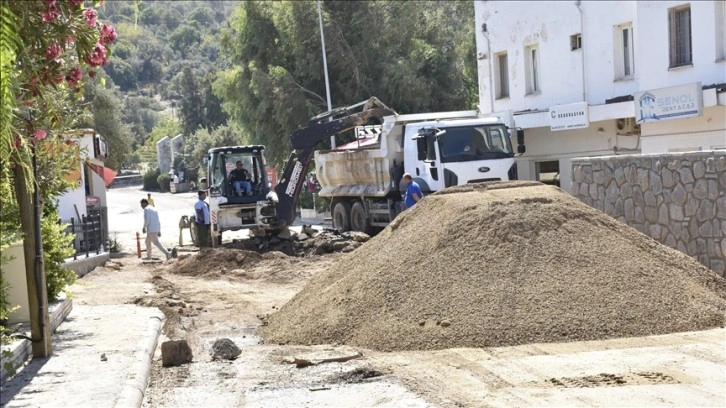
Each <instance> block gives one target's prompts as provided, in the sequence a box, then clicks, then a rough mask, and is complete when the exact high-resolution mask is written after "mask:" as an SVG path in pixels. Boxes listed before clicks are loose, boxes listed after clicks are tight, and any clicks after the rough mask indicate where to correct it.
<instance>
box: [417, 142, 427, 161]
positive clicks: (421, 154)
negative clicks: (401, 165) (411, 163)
mask: <svg viewBox="0 0 726 408" xmlns="http://www.w3.org/2000/svg"><path fill="white" fill-rule="evenodd" d="M416 149H417V150H418V160H419V161H424V160H426V156H427V154H426V138H425V137H419V138H416Z"/></svg>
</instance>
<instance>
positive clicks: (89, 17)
mask: <svg viewBox="0 0 726 408" xmlns="http://www.w3.org/2000/svg"><path fill="white" fill-rule="evenodd" d="M83 17H85V18H86V24H87V25H88V26H89V27H93V26H95V25H96V22H97V21H98V15H97V14H96V10H94V9H92V8H91V7H89V8H87V9H85V10H83Z"/></svg>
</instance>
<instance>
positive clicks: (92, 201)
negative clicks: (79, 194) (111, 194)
mask: <svg viewBox="0 0 726 408" xmlns="http://www.w3.org/2000/svg"><path fill="white" fill-rule="evenodd" d="M100 202H101V199H100V198H98V197H96V196H86V205H88V206H91V205H98V203H100Z"/></svg>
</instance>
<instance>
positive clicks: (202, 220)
mask: <svg viewBox="0 0 726 408" xmlns="http://www.w3.org/2000/svg"><path fill="white" fill-rule="evenodd" d="M197 194H198V195H199V200H197V202H196V203H195V204H194V223H195V224H196V225H195V226H194V227H196V228H197V243H198V246H199V247H200V248H205V247H210V246H211V245H210V239H211V231H210V229H209V227H210V225H209V205H208V204H207V203H206V202H205V201H204V199H205V198H207V192H206V191H204V190H199V192H198V193H197Z"/></svg>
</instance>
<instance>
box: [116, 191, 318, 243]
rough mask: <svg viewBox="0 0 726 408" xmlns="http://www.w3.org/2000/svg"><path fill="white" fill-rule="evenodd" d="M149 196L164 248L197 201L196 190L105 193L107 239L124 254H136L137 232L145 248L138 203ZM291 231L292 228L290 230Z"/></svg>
mask: <svg viewBox="0 0 726 408" xmlns="http://www.w3.org/2000/svg"><path fill="white" fill-rule="evenodd" d="M148 193H151V198H152V199H154V206H155V207H156V210H157V211H158V213H159V219H160V221H161V238H160V239H159V240H160V241H161V243H162V245H164V246H165V247H167V248H173V247H175V246H177V245H179V219H180V218H181V217H182V216H183V215H189V216H191V215H192V214H194V203H195V202H196V201H197V200H198V198H197V193H196V191H194V192H189V193H178V194H172V193H159V192H148V191H144V190H142V189H141V187H140V186H133V187H123V188H112V189H110V190H108V192H107V193H106V198H107V203H108V224H109V229H108V230H109V237H110V239H111V240H113V239H116V240H118V241H119V242H120V243H121V245H122V247H123V250H122V251H123V252H128V253H135V252H136V232H139V234H140V236H141V249H142V250H143V249H144V248H145V246H144V245H145V244H144V242H143V241H144V238H145V235H144V234H141V227H142V226H143V224H144V213H143V210H142V209H141V204H140V201H141V199H142V198H146V195H147V194H148ZM302 223H305V224H312V223H313V222H312V221H309V220H300V219H299V218H298V219H297V220H296V222H295V223H294V224H293V225H301V224H302ZM316 226H324V227H331V225H330V223H322V224H320V223H317V224H316ZM293 229H294V228H293ZM246 237H247V231H229V232H225V233H224V236H223V237H222V238H223V240H224V241H225V242H227V241H229V240H232V239H239V238H246ZM182 238H183V240H182V242H183V245H191V237H190V235H189V230H188V229H186V230H184V231H182Z"/></svg>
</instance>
